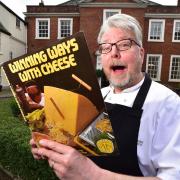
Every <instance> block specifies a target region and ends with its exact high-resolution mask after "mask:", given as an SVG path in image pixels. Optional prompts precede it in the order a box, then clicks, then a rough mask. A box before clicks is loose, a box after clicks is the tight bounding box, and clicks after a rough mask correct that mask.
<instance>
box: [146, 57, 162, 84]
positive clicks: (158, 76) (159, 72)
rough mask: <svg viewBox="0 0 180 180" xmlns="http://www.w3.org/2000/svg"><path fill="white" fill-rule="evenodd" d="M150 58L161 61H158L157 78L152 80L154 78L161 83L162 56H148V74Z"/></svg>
mask: <svg viewBox="0 0 180 180" xmlns="http://www.w3.org/2000/svg"><path fill="white" fill-rule="evenodd" d="M149 57H159V59H158V72H157V78H152V77H151V78H152V79H153V80H154V81H160V80H161V68H162V54H147V58H146V72H148V65H149Z"/></svg>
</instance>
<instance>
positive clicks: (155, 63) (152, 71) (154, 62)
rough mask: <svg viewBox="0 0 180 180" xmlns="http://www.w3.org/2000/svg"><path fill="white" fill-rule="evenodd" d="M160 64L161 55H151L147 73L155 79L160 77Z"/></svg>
mask: <svg viewBox="0 0 180 180" xmlns="http://www.w3.org/2000/svg"><path fill="white" fill-rule="evenodd" d="M159 64H160V57H159V56H149V57H148V67H147V73H148V74H149V75H150V77H151V78H153V79H159V77H158V75H159Z"/></svg>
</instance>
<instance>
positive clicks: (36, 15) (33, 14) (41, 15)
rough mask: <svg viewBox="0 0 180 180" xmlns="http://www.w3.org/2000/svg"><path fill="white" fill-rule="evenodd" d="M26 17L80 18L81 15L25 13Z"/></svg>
mask: <svg viewBox="0 0 180 180" xmlns="http://www.w3.org/2000/svg"><path fill="white" fill-rule="evenodd" d="M24 15H25V16H26V17H31V16H33V17H50V16H59V17H60V16H63V17H78V16H80V13H76V12H74V13H48V12H47V13H24Z"/></svg>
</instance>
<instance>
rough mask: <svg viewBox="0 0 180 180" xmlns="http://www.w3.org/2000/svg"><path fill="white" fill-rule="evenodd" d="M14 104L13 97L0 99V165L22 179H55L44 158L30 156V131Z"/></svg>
mask: <svg viewBox="0 0 180 180" xmlns="http://www.w3.org/2000/svg"><path fill="white" fill-rule="evenodd" d="M16 106H17V105H16V103H15V100H14V99H13V98H7V99H0V142H1V148H0V165H1V166H3V167H4V168H5V169H6V170H8V171H9V172H10V173H12V174H13V175H14V176H15V177H20V178H21V179H23V180H37V179H38V180H53V179H54V180H55V179H57V178H56V176H55V175H54V173H53V171H52V170H51V168H50V167H49V166H48V163H47V161H46V160H35V159H34V158H33V157H32V154H31V151H30V146H29V140H30V131H29V129H28V127H27V126H26V125H25V123H24V121H23V120H22V119H20V118H18V117H19V116H17V113H19V112H18V110H17V109H16V108H17V107H16ZM15 109H16V110H15Z"/></svg>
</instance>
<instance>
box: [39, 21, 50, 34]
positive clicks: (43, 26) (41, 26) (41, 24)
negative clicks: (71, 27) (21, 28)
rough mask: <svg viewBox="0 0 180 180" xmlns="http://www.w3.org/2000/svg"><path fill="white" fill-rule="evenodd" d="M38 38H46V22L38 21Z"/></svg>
mask: <svg viewBox="0 0 180 180" xmlns="http://www.w3.org/2000/svg"><path fill="white" fill-rule="evenodd" d="M38 28H39V37H48V21H47V20H39V27H38Z"/></svg>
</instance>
